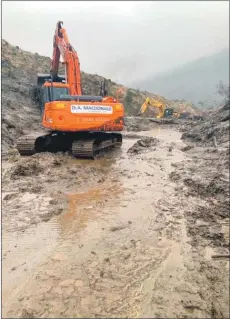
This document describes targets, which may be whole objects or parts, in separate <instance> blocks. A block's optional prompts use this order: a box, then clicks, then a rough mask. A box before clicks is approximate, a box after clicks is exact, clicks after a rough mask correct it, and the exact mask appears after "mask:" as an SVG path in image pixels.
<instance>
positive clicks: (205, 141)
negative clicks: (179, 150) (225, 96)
mask: <svg viewBox="0 0 230 319" xmlns="http://www.w3.org/2000/svg"><path fill="white" fill-rule="evenodd" d="M229 120H230V104H229V102H227V103H226V104H225V106H224V107H222V108H221V109H220V110H217V111H213V112H212V114H210V117H209V119H207V120H206V121H204V122H201V123H199V122H198V123H196V122H195V123H194V122H193V123H191V122H190V123H187V126H185V127H183V128H182V131H183V134H182V139H183V140H185V141H188V142H189V141H190V142H195V143H196V144H197V145H201V146H214V147H219V146H227V147H228V149H229Z"/></svg>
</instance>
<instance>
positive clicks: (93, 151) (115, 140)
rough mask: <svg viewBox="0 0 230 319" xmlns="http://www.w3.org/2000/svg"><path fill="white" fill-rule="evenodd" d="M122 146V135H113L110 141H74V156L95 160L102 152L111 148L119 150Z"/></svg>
mask: <svg viewBox="0 0 230 319" xmlns="http://www.w3.org/2000/svg"><path fill="white" fill-rule="evenodd" d="M121 144H122V135H121V134H113V135H111V136H109V138H108V140H100V139H97V138H95V139H92V140H79V141H74V142H73V144H72V154H73V156H74V157H83V158H92V159H94V158H95V157H96V156H97V155H99V154H100V153H101V152H102V151H106V150H109V149H111V148H118V147H120V146H121Z"/></svg>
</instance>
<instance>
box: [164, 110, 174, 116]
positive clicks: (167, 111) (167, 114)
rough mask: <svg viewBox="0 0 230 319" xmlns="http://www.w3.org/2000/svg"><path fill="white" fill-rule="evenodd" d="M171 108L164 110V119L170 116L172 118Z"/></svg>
mask: <svg viewBox="0 0 230 319" xmlns="http://www.w3.org/2000/svg"><path fill="white" fill-rule="evenodd" d="M173 112H174V110H173V108H167V109H165V110H164V117H170V116H173Z"/></svg>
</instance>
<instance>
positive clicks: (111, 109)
mask: <svg viewBox="0 0 230 319" xmlns="http://www.w3.org/2000/svg"><path fill="white" fill-rule="evenodd" d="M62 25H63V22H62V21H58V23H57V25H56V30H55V34H54V39H53V57H52V61H51V69H50V74H38V78H37V88H36V90H35V91H34V101H36V103H37V104H38V105H39V107H40V110H41V113H42V126H43V128H45V129H46V130H47V132H46V134H41V133H34V134H30V135H25V136H22V137H20V138H19V139H18V141H17V149H18V151H19V153H20V154H21V155H32V154H35V153H37V152H46V151H48V152H58V151H71V152H72V154H73V155H74V156H75V157H84V158H94V157H95V156H96V155H97V154H98V153H99V152H101V151H103V150H106V149H110V148H114V147H120V146H121V144H122V135H121V133H118V131H122V129H123V125H124V106H123V104H121V103H119V101H118V99H116V98H115V97H113V96H107V90H106V88H105V82H103V83H101V90H100V94H99V96H91V95H83V94H82V82H81V71H80V62H79V58H78V54H77V52H76V51H75V50H74V48H73V46H72V45H71V44H70V42H69V39H68V37H67V34H66V30H65V29H64V28H63V27H62ZM60 57H62V59H63V64H64V65H65V75H59V74H58V71H59V64H60Z"/></svg>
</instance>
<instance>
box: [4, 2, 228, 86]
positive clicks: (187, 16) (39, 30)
mask: <svg viewBox="0 0 230 319" xmlns="http://www.w3.org/2000/svg"><path fill="white" fill-rule="evenodd" d="M58 20H62V21H63V22H64V28H66V31H67V34H68V36H69V39H70V42H71V44H72V45H73V46H74V48H75V49H76V50H77V52H78V54H79V57H80V62H81V69H82V70H83V71H85V72H89V73H97V74H100V75H103V76H105V77H107V78H110V79H112V80H114V81H116V82H119V83H122V84H124V85H129V84H130V83H132V82H133V81H136V80H137V79H139V80H140V79H144V78H146V77H147V76H149V75H155V74H157V73H160V72H164V71H166V70H168V69H172V68H174V67H177V66H179V65H181V64H184V63H186V62H190V61H192V60H195V59H197V58H199V57H202V56H205V55H210V54H212V53H215V52H218V51H220V50H221V49H223V48H226V47H228V46H229V2H228V1H205V2H203V1H190V2H186V1H162V2H160V1H158V2H132V1H131V2H128V1H127V2H125V1H120V2H119V1H117V2H106V1H105V2H99V1H98V2H96V1H95V2H94V1H93V2H90V1H89V2H87V1H86V2H81V1H77V2H68V1H62V2H49V1H44V2H37V1H33V2H23V1H21V2H18V1H17V2H16V1H15V2H8V1H7V2H4V1H3V2H2V37H3V39H5V40H7V41H8V42H9V43H11V44H13V45H18V46H19V47H20V48H22V49H24V50H27V51H31V52H33V53H35V52H37V53H39V54H41V55H46V56H50V57H51V56H52V41H53V35H54V30H55V26H56V22H57V21H58Z"/></svg>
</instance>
